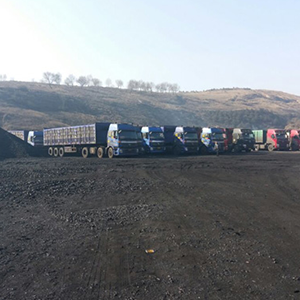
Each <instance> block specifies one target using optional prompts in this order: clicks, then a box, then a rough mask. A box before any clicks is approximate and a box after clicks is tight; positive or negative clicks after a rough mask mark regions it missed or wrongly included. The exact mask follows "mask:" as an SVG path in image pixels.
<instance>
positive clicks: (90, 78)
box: [86, 75, 93, 86]
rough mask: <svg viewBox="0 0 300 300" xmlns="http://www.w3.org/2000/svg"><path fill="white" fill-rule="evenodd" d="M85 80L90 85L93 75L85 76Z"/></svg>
mask: <svg viewBox="0 0 300 300" xmlns="http://www.w3.org/2000/svg"><path fill="white" fill-rule="evenodd" d="M86 80H87V85H88V86H90V85H91V83H92V80H93V76H92V75H88V76H86Z"/></svg>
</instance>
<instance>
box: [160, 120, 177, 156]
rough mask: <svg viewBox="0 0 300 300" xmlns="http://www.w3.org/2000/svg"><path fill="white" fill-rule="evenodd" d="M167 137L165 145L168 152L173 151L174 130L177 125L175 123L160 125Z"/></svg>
mask: <svg viewBox="0 0 300 300" xmlns="http://www.w3.org/2000/svg"><path fill="white" fill-rule="evenodd" d="M160 128H161V130H162V132H163V133H164V137H165V147H166V153H173V145H174V132H175V129H176V126H174V125H164V126H161V127H160Z"/></svg>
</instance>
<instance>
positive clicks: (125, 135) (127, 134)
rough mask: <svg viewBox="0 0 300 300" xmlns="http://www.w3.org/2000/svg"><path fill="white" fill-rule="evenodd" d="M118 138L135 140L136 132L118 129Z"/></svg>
mask: <svg viewBox="0 0 300 300" xmlns="http://www.w3.org/2000/svg"><path fill="white" fill-rule="evenodd" d="M118 133H119V138H120V140H132V141H133V140H134V141H136V140H137V134H136V131H133V130H132V131H131V130H119V131H118Z"/></svg>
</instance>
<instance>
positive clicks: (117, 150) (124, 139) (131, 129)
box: [107, 124, 139, 158]
mask: <svg viewBox="0 0 300 300" xmlns="http://www.w3.org/2000/svg"><path fill="white" fill-rule="evenodd" d="M138 154H139V147H138V136H137V133H136V126H133V125H130V124H110V125H109V128H108V131H107V155H108V157H109V158H112V157H113V156H133V155H138Z"/></svg>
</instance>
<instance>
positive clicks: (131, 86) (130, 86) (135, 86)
mask: <svg viewBox="0 0 300 300" xmlns="http://www.w3.org/2000/svg"><path fill="white" fill-rule="evenodd" d="M127 88H128V89H129V90H137V89H138V88H139V82H138V81H137V80H133V79H131V80H130V81H129V82H128V85H127Z"/></svg>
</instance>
